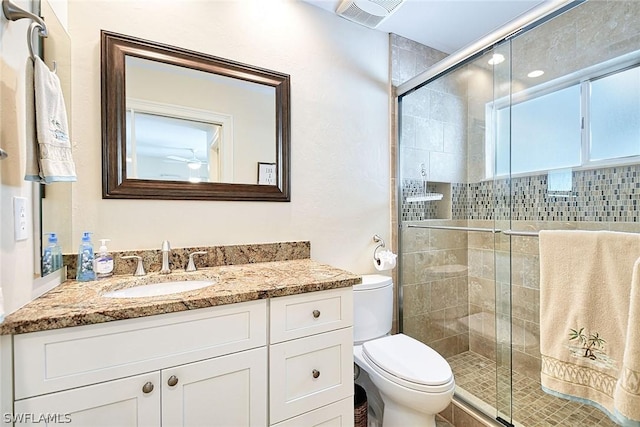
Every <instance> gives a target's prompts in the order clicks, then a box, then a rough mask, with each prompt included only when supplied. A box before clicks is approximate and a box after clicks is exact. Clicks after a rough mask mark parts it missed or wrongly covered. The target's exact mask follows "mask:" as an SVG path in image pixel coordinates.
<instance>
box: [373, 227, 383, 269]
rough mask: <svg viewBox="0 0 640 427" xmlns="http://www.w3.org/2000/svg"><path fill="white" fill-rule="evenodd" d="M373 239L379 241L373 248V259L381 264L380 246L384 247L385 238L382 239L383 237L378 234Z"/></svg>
mask: <svg viewBox="0 0 640 427" xmlns="http://www.w3.org/2000/svg"><path fill="white" fill-rule="evenodd" d="M373 241H374V242H375V243H378V246H376V248H375V249H374V250H373V260H374V261H375V262H376V263H377V264H378V265H380V258H378V250H379V249H380V248H384V247H385V246H384V240H382V237H380V236H378V235H377V234H374V235H373Z"/></svg>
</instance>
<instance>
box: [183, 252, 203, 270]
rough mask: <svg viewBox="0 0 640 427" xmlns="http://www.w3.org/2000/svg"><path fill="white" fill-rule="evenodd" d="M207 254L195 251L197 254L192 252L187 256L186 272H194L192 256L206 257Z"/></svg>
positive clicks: (194, 266)
mask: <svg viewBox="0 0 640 427" xmlns="http://www.w3.org/2000/svg"><path fill="white" fill-rule="evenodd" d="M206 254H207V252H205V251H197V252H192V253H190V254H189V264H188V265H187V269H186V271H196V270H197V268H196V264H195V263H194V262H193V256H194V255H206Z"/></svg>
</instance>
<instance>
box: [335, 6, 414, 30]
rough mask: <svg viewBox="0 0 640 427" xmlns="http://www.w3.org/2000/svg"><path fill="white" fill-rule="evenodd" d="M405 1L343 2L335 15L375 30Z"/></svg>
mask: <svg viewBox="0 0 640 427" xmlns="http://www.w3.org/2000/svg"><path fill="white" fill-rule="evenodd" d="M404 1H405V0H344V1H343V2H342V3H340V6H338V10H336V13H337V14H338V15H339V16H342V17H343V18H346V19H348V20H349V21H353V22H355V23H358V24H360V25H364V26H365V27H368V28H376V27H377V26H378V25H380V24H381V23H382V21H384V20H385V19H387V18H388V17H389V16H391V14H392V13H393V12H395V11H396V10H398V8H399V7H400V5H401V4H402V3H403V2H404Z"/></svg>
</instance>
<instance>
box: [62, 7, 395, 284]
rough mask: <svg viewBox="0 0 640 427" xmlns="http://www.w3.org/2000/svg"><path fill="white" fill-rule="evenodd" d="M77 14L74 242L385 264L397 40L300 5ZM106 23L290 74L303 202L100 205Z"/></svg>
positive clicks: (368, 266) (72, 10)
mask: <svg viewBox="0 0 640 427" xmlns="http://www.w3.org/2000/svg"><path fill="white" fill-rule="evenodd" d="M98 10H99V11H100V13H95V12H96V11H98ZM68 11H69V31H70V34H71V39H72V64H73V66H72V67H73V68H72V76H73V78H72V105H73V107H72V108H73V114H72V116H73V121H72V129H73V132H74V143H75V147H74V154H75V156H76V162H77V167H78V183H77V184H76V185H74V189H73V193H74V194H73V206H72V218H73V234H74V238H73V241H74V242H75V241H77V240H78V239H79V237H80V235H81V233H82V232H83V231H85V230H88V231H93V232H95V238H96V239H98V238H102V237H104V238H110V239H111V242H110V248H111V249H112V250H120V249H134V248H139V249H147V248H159V247H160V243H161V242H162V240H164V239H167V240H170V241H171V243H172V245H173V246H174V247H184V246H199V245H220V244H236V243H259V242H273V241H286V240H310V241H311V248H312V257H313V258H314V259H316V260H318V261H321V262H326V263H330V264H333V265H335V266H338V267H343V268H346V269H349V270H352V271H355V272H359V273H365V272H370V271H371V270H373V265H372V251H373V249H374V245H373V242H372V241H371V237H372V236H373V234H374V233H378V234H381V235H382V236H384V237H386V236H388V234H389V233H390V221H389V210H390V209H389V141H388V135H389V131H388V129H389V111H388V87H389V77H388V50H389V47H388V37H387V35H385V34H383V33H380V32H376V31H372V30H368V29H366V28H364V27H361V26H358V25H355V24H352V23H350V22H348V21H346V20H343V19H341V18H338V17H336V16H334V15H333V14H330V13H327V12H325V11H322V10H320V9H317V8H314V7H312V6H310V5H308V4H304V3H301V2H297V1H269V2H262V1H233V2H231V1H222V2H201V1H200V2H196V1H187V2H184V1H183V2H175V1H155V2H153V7H151V6H150V3H149V2H146V1H139V2H135V1H119V2H111V1H104V2H99V1H91V2H89V1H75V0H72V1H70V2H69V8H68ZM125 18H126V19H125ZM101 29H105V30H109V31H114V32H119V33H124V34H128V35H132V36H136V37H141V38H145V39H150V40H155V41H158V42H161V43H166V44H170V45H175V46H180V47H184V48H187V49H192V50H197V51H201V52H204V53H208V54H212V55H216V56H220V57H223V58H228V59H232V60H235V61H240V62H244V63H248V64H253V65H256V66H259V67H263V68H268V69H273V70H276V71H280V72H285V73H288V74H290V75H291V93H292V95H291V105H292V124H291V136H292V147H291V151H292V156H291V165H292V168H291V169H292V179H291V182H292V197H291V200H292V201H291V202H290V203H268V202H203V201H137V200H102V198H101V172H100V171H101V166H100V165H101V163H100V162H101V152H100V132H101V129H100V46H99V42H100V38H99V37H100V30H101ZM72 250H74V249H73V248H72Z"/></svg>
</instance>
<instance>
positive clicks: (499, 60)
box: [489, 53, 504, 65]
mask: <svg viewBox="0 0 640 427" xmlns="http://www.w3.org/2000/svg"><path fill="white" fill-rule="evenodd" d="M502 62H504V55H501V54H499V53H494V54H493V56H492V57H491V59H489V65H498V64H500V63H502Z"/></svg>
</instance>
